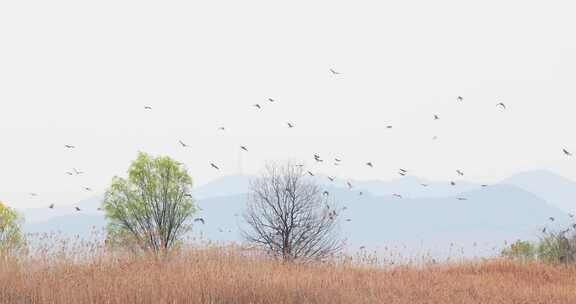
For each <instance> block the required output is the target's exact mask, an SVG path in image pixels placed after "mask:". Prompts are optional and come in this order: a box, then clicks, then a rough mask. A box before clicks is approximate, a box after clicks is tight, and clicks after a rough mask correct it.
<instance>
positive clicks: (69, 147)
mask: <svg viewBox="0 0 576 304" xmlns="http://www.w3.org/2000/svg"><path fill="white" fill-rule="evenodd" d="M64 147H66V149H74V148H76V147H75V146H73V145H64Z"/></svg>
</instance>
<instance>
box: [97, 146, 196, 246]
mask: <svg viewBox="0 0 576 304" xmlns="http://www.w3.org/2000/svg"><path fill="white" fill-rule="evenodd" d="M191 188H192V178H191V177H190V175H188V172H187V170H186V169H185V168H184V167H183V165H182V164H181V163H179V162H177V161H175V160H173V159H171V158H170V157H153V156H150V155H148V154H146V153H142V152H141V153H139V155H138V158H137V159H136V160H135V161H133V162H132V164H131V166H130V168H129V169H128V177H127V178H122V177H118V176H115V177H114V178H113V179H112V184H111V186H110V188H109V189H108V190H107V191H106V194H105V197H104V203H103V207H104V210H105V213H106V218H107V220H108V226H107V233H108V238H109V241H112V242H114V241H116V242H118V241H119V242H128V241H130V242H131V243H132V244H135V245H136V246H138V248H140V249H142V250H145V251H152V252H154V253H160V252H165V251H167V250H168V249H170V248H172V247H173V246H174V245H175V244H177V242H178V241H179V240H180V238H181V237H182V236H183V235H184V234H185V233H186V232H188V231H189V230H190V229H191V228H192V215H193V214H194V213H195V212H196V210H197V208H196V206H195V204H194V201H193V199H192V196H191V195H190V190H191Z"/></svg>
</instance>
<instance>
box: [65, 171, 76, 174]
mask: <svg viewBox="0 0 576 304" xmlns="http://www.w3.org/2000/svg"><path fill="white" fill-rule="evenodd" d="M66 174H68V175H74V173H72V172H68V171H66Z"/></svg>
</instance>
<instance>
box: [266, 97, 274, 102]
mask: <svg viewBox="0 0 576 304" xmlns="http://www.w3.org/2000/svg"><path fill="white" fill-rule="evenodd" d="M268 101H269V102H275V101H276V100H274V98H268Z"/></svg>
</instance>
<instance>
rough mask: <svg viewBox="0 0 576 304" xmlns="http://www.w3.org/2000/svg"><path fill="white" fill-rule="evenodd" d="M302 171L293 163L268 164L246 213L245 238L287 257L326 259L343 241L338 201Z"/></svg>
mask: <svg viewBox="0 0 576 304" xmlns="http://www.w3.org/2000/svg"><path fill="white" fill-rule="evenodd" d="M304 175H305V171H303V169H302V167H300V166H296V165H293V164H291V163H287V164H284V165H278V164H269V165H267V166H266V169H265V171H264V174H263V175H262V176H261V177H260V178H258V179H256V180H254V181H253V182H252V183H251V193H250V195H249V197H248V207H247V210H246V212H245V213H244V219H245V221H246V223H247V224H248V226H247V229H246V230H244V231H243V234H244V238H245V239H246V240H247V241H248V242H250V243H253V244H256V245H259V246H261V247H263V248H265V249H266V250H267V251H268V252H269V253H271V254H272V255H273V256H275V257H278V258H282V259H283V260H284V261H311V260H323V259H326V258H328V257H331V256H333V255H335V254H336V253H338V252H339V251H340V250H341V249H342V246H343V241H342V240H341V239H340V237H339V234H338V230H337V228H338V216H339V215H338V213H337V211H336V208H335V204H334V203H332V202H331V201H330V198H329V197H328V196H325V195H323V194H322V190H321V189H320V188H319V187H318V186H317V185H316V184H314V183H313V182H310V181H309V180H308V179H306V178H305V177H304Z"/></svg>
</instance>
